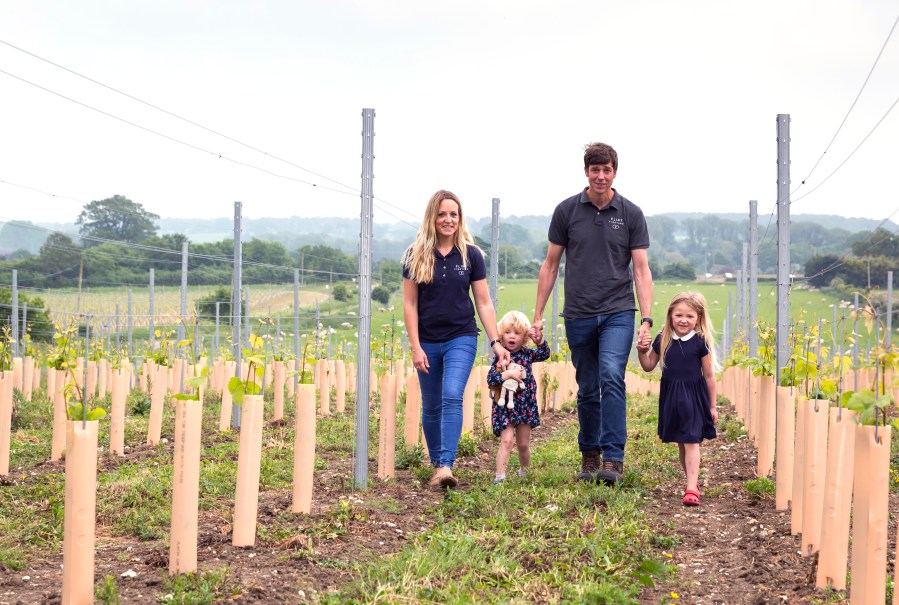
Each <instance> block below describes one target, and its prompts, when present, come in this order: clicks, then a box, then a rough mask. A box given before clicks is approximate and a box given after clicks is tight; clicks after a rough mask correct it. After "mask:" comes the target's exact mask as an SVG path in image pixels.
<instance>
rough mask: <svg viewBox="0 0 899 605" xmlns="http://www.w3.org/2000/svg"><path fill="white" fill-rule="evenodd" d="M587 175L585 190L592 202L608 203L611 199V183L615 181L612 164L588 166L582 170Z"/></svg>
mask: <svg viewBox="0 0 899 605" xmlns="http://www.w3.org/2000/svg"><path fill="white" fill-rule="evenodd" d="M584 174H586V175H587V190H588V193H589V194H590V197H591V198H593V199H594V200H602V201H608V200H611V199H612V196H611V191H612V181H614V180H615V169H614V168H612V163H611V162H609V163H608V164H590V165H589V166H588V167H587V168H586V169H584Z"/></svg>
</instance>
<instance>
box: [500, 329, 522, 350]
mask: <svg viewBox="0 0 899 605" xmlns="http://www.w3.org/2000/svg"><path fill="white" fill-rule="evenodd" d="M526 338H527V332H516V331H515V328H506V329H505V331H504V332H503V346H504V347H506V348H507V349H509V350H510V351H517V350H518V349H520V348H521V347H522V346H524V341H525V339H526Z"/></svg>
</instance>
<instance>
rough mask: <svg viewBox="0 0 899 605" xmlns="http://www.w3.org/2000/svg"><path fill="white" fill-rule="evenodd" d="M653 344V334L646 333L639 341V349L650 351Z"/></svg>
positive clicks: (642, 351)
mask: <svg viewBox="0 0 899 605" xmlns="http://www.w3.org/2000/svg"><path fill="white" fill-rule="evenodd" d="M651 345H652V336H651V335H650V334H649V333H646V334H644V335H643V337H642V338H641V339H640V340H639V341H637V351H638V352H639V353H648V352H649V347H650V346H651Z"/></svg>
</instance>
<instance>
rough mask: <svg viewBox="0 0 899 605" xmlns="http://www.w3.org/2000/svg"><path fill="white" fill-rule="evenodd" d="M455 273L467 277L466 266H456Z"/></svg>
mask: <svg viewBox="0 0 899 605" xmlns="http://www.w3.org/2000/svg"><path fill="white" fill-rule="evenodd" d="M453 270H454V271H457V272H458V273H459V275H465V266H464V265H456V266H455V267H454V268H453Z"/></svg>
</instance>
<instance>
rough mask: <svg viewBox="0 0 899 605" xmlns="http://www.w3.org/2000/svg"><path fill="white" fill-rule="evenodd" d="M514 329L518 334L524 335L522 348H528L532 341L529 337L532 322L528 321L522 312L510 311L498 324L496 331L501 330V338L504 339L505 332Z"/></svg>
mask: <svg viewBox="0 0 899 605" xmlns="http://www.w3.org/2000/svg"><path fill="white" fill-rule="evenodd" d="M509 328H512V329H513V330H515V333H516V334H524V340H522V341H521V346H522V348H524V347H526V346H528V343H530V341H531V339H530V337H529V336H528V330H530V329H531V321H530V320H529V319H528V317H527V315H525V314H524V313H522V312H521V311H509V312H508V313H506V314H505V315H503V317H502V319H500V320H499V323H498V324H496V329H497V330H499V337H500V338H502V337H503V332H505V331H506V330H508V329H509Z"/></svg>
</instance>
